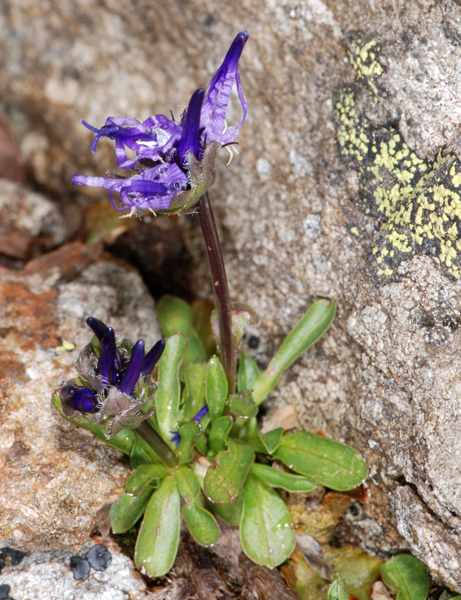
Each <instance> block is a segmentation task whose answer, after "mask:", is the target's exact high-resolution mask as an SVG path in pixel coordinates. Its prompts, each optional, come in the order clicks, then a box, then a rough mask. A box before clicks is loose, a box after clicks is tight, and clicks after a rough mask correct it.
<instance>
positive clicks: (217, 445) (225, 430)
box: [208, 415, 234, 456]
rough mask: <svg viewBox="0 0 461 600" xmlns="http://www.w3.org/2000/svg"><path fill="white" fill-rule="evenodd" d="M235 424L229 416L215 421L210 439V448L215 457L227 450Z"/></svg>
mask: <svg viewBox="0 0 461 600" xmlns="http://www.w3.org/2000/svg"><path fill="white" fill-rule="evenodd" d="M233 424H234V421H233V420H232V417H230V416H229V415H225V416H224V417H219V419H216V421H214V423H213V425H212V426H211V430H210V435H209V437H208V446H209V448H210V452H211V453H212V454H213V456H214V455H215V454H217V453H218V452H221V450H224V449H225V448H226V446H227V439H228V437H229V433H230V430H231V429H232V425H233Z"/></svg>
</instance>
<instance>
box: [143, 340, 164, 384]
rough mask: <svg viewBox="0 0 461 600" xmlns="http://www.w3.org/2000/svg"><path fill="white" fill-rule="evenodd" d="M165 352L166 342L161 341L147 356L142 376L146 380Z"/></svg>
mask: <svg viewBox="0 0 461 600" xmlns="http://www.w3.org/2000/svg"><path fill="white" fill-rule="evenodd" d="M164 350H165V342H164V341H163V340H159V341H158V342H157V343H156V344H155V345H154V346H153V347H152V348H151V349H150V350H149V352H148V353H147V354H146V356H145V357H144V362H143V363H142V369H141V375H142V376H143V377H144V378H146V377H149V375H150V374H151V372H152V370H153V369H154V367H155V365H156V364H157V363H158V361H159V360H160V357H161V356H162V354H163V351H164Z"/></svg>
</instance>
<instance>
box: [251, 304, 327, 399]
mask: <svg viewBox="0 0 461 600" xmlns="http://www.w3.org/2000/svg"><path fill="white" fill-rule="evenodd" d="M335 312H336V304H335V303H334V302H333V301H332V300H318V301H317V302H314V304H312V306H311V307H310V308H309V310H308V311H307V312H306V314H305V315H304V316H303V317H302V318H301V320H300V321H299V322H298V323H297V325H296V326H295V327H294V329H293V330H292V331H291V332H290V333H289V334H288V336H287V337H286V338H285V340H284V341H283V343H282V345H281V346H280V348H279V349H278V351H277V353H276V355H275V356H274V358H273V359H272V360H271V361H270V363H269V365H268V367H267V369H266V370H265V371H263V373H261V375H259V377H258V379H257V380H256V382H255V384H254V386H253V399H254V401H255V402H256V404H261V402H262V401H263V400H264V399H265V398H266V396H267V394H268V393H269V392H270V391H271V390H272V389H274V388H275V386H276V385H277V384H278V382H279V381H280V378H281V377H282V375H283V373H284V372H285V371H286V370H287V369H288V367H290V366H291V365H292V364H293V363H294V361H295V360H296V359H297V358H299V357H300V356H301V354H302V353H303V352H305V351H306V350H307V349H308V348H309V347H310V346H312V344H313V343H314V342H316V341H317V340H318V339H319V337H320V336H321V335H322V334H324V333H325V331H326V330H327V329H328V327H329V326H330V324H331V322H332V320H333V317H334V316H335Z"/></svg>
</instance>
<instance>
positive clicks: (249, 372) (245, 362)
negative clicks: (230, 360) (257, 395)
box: [237, 352, 260, 392]
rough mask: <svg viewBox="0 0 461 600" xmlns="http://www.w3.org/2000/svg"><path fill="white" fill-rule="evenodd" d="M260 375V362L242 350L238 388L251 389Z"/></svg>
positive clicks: (242, 389) (239, 389) (242, 390)
mask: <svg viewBox="0 0 461 600" xmlns="http://www.w3.org/2000/svg"><path fill="white" fill-rule="evenodd" d="M259 375H260V370H259V367H258V363H257V362H256V361H255V359H254V358H253V357H252V356H251V355H250V354H245V352H242V354H241V355H240V360H239V367H238V374H237V389H238V391H239V392H244V391H245V390H251V389H252V388H253V386H254V384H255V381H256V380H257V379H258V377H259Z"/></svg>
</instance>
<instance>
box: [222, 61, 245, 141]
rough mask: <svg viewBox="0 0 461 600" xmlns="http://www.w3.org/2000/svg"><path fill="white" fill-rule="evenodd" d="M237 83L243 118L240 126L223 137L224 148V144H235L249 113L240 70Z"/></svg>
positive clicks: (234, 126)
mask: <svg viewBox="0 0 461 600" xmlns="http://www.w3.org/2000/svg"><path fill="white" fill-rule="evenodd" d="M235 83H236V84H237V93H238V97H239V100H240V106H241V107H242V118H241V119H240V123H239V124H238V125H232V127H229V128H228V129H226V131H225V132H224V134H223V136H222V141H221V145H222V146H224V144H231V143H232V142H235V140H236V139H237V136H238V134H239V132H240V130H241V129H242V125H243V122H244V121H245V119H246V116H247V112H248V102H247V101H246V100H245V96H244V95H243V89H242V84H241V82H240V73H239V72H238V69H237V73H236V76H235Z"/></svg>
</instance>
